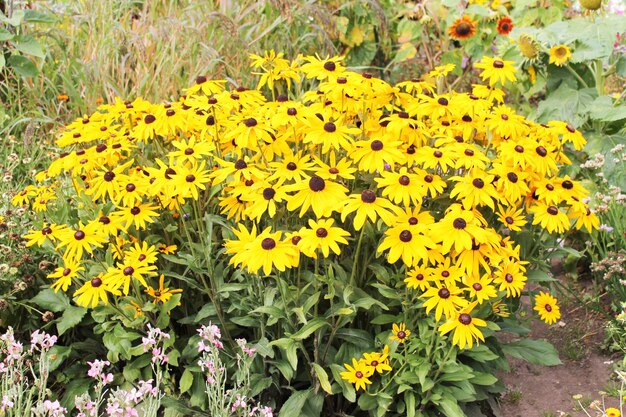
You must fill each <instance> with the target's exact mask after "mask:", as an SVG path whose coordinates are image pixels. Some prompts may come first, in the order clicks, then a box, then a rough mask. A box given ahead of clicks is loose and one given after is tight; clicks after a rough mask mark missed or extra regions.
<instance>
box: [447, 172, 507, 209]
mask: <svg viewBox="0 0 626 417" xmlns="http://www.w3.org/2000/svg"><path fill="white" fill-rule="evenodd" d="M450 180H451V181H454V182H456V185H455V186H454V188H453V189H452V191H451V192H450V197H453V198H455V199H456V200H457V201H459V202H461V204H462V205H463V208H464V209H465V210H469V209H471V208H474V207H479V206H487V207H490V208H491V209H493V208H494V201H497V200H498V198H499V196H498V193H497V191H496V188H495V187H494V185H493V180H494V176H493V175H489V174H487V173H486V172H484V171H483V170H480V169H478V168H474V169H472V170H471V171H470V172H469V173H468V174H466V175H464V176H458V175H455V176H453V177H450Z"/></svg>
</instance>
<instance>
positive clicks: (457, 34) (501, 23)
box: [448, 15, 515, 40]
mask: <svg viewBox="0 0 626 417" xmlns="http://www.w3.org/2000/svg"><path fill="white" fill-rule="evenodd" d="M489 25H490V23H489V22H488V21H487V22H485V26H489ZM478 26H479V25H478V23H477V22H476V21H475V20H474V19H472V18H471V17H470V16H467V15H463V16H461V17H460V18H458V19H455V20H454V22H452V24H451V25H450V26H449V27H448V35H449V36H450V37H451V38H452V39H456V40H465V39H469V38H471V37H473V36H474V35H475V34H476V31H477V28H478ZM514 26H515V25H514V24H513V20H512V19H511V18H510V17H509V16H500V17H499V18H498V19H497V22H496V27H495V29H496V30H497V31H498V33H499V34H500V35H503V36H507V35H508V34H509V33H511V31H512V30H513V27H514ZM492 27H493V26H492Z"/></svg>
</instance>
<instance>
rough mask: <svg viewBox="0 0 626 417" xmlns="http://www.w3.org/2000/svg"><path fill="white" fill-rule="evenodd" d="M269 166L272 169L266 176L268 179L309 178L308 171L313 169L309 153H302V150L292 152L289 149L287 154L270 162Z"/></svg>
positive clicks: (293, 179)
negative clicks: (271, 172) (278, 159)
mask: <svg viewBox="0 0 626 417" xmlns="http://www.w3.org/2000/svg"><path fill="white" fill-rule="evenodd" d="M269 166H270V168H271V169H272V170H273V171H274V172H273V174H272V175H270V177H269V178H268V180H269V181H273V180H281V181H293V182H298V181H301V180H303V179H308V178H310V174H308V171H309V172H310V171H312V170H313V163H312V162H311V157H310V155H303V154H302V152H298V153H293V152H291V151H289V152H288V153H287V154H285V155H283V157H282V159H281V160H280V161H273V162H270V163H269Z"/></svg>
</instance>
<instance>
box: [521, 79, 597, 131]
mask: <svg viewBox="0 0 626 417" xmlns="http://www.w3.org/2000/svg"><path fill="white" fill-rule="evenodd" d="M597 96H598V94H597V92H596V90H595V89H593V88H583V89H580V90H577V89H574V88H571V87H569V86H567V85H565V84H561V86H559V88H557V89H556V90H555V91H554V92H552V93H550V94H549V95H548V96H547V98H546V99H545V100H544V101H542V102H541V103H539V106H538V107H537V110H536V111H535V112H534V113H532V114H531V115H530V117H532V118H535V119H536V120H537V121H538V122H542V123H546V122H548V121H550V120H554V119H558V120H563V121H566V122H569V123H571V124H572V125H573V126H574V127H578V126H581V125H582V124H583V123H584V122H586V121H587V118H588V117H589V115H588V112H589V109H590V108H591V105H592V103H593V101H594V100H595V99H596V97H597ZM563 103H567V106H564V105H563Z"/></svg>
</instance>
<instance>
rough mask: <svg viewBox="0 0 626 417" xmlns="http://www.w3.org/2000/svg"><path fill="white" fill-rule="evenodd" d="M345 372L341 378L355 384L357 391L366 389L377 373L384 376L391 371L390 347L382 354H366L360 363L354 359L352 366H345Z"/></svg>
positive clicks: (384, 349) (385, 348)
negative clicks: (371, 378)
mask: <svg viewBox="0 0 626 417" xmlns="http://www.w3.org/2000/svg"><path fill="white" fill-rule="evenodd" d="M344 367H345V368H346V371H345V372H341V378H342V379H344V380H346V381H348V382H349V383H351V384H354V386H355V387H356V389H357V391H358V390H359V389H361V388H362V389H365V388H366V387H367V385H369V384H371V383H372V381H371V380H370V379H369V378H370V377H372V376H373V375H374V374H375V373H377V372H378V373H379V374H383V373H385V372H388V371H391V366H390V365H389V346H387V345H385V347H384V348H383V350H382V352H366V353H364V354H363V357H362V358H360V359H359V360H358V361H357V360H356V358H352V366H350V365H349V364H347V363H346V364H344Z"/></svg>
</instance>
